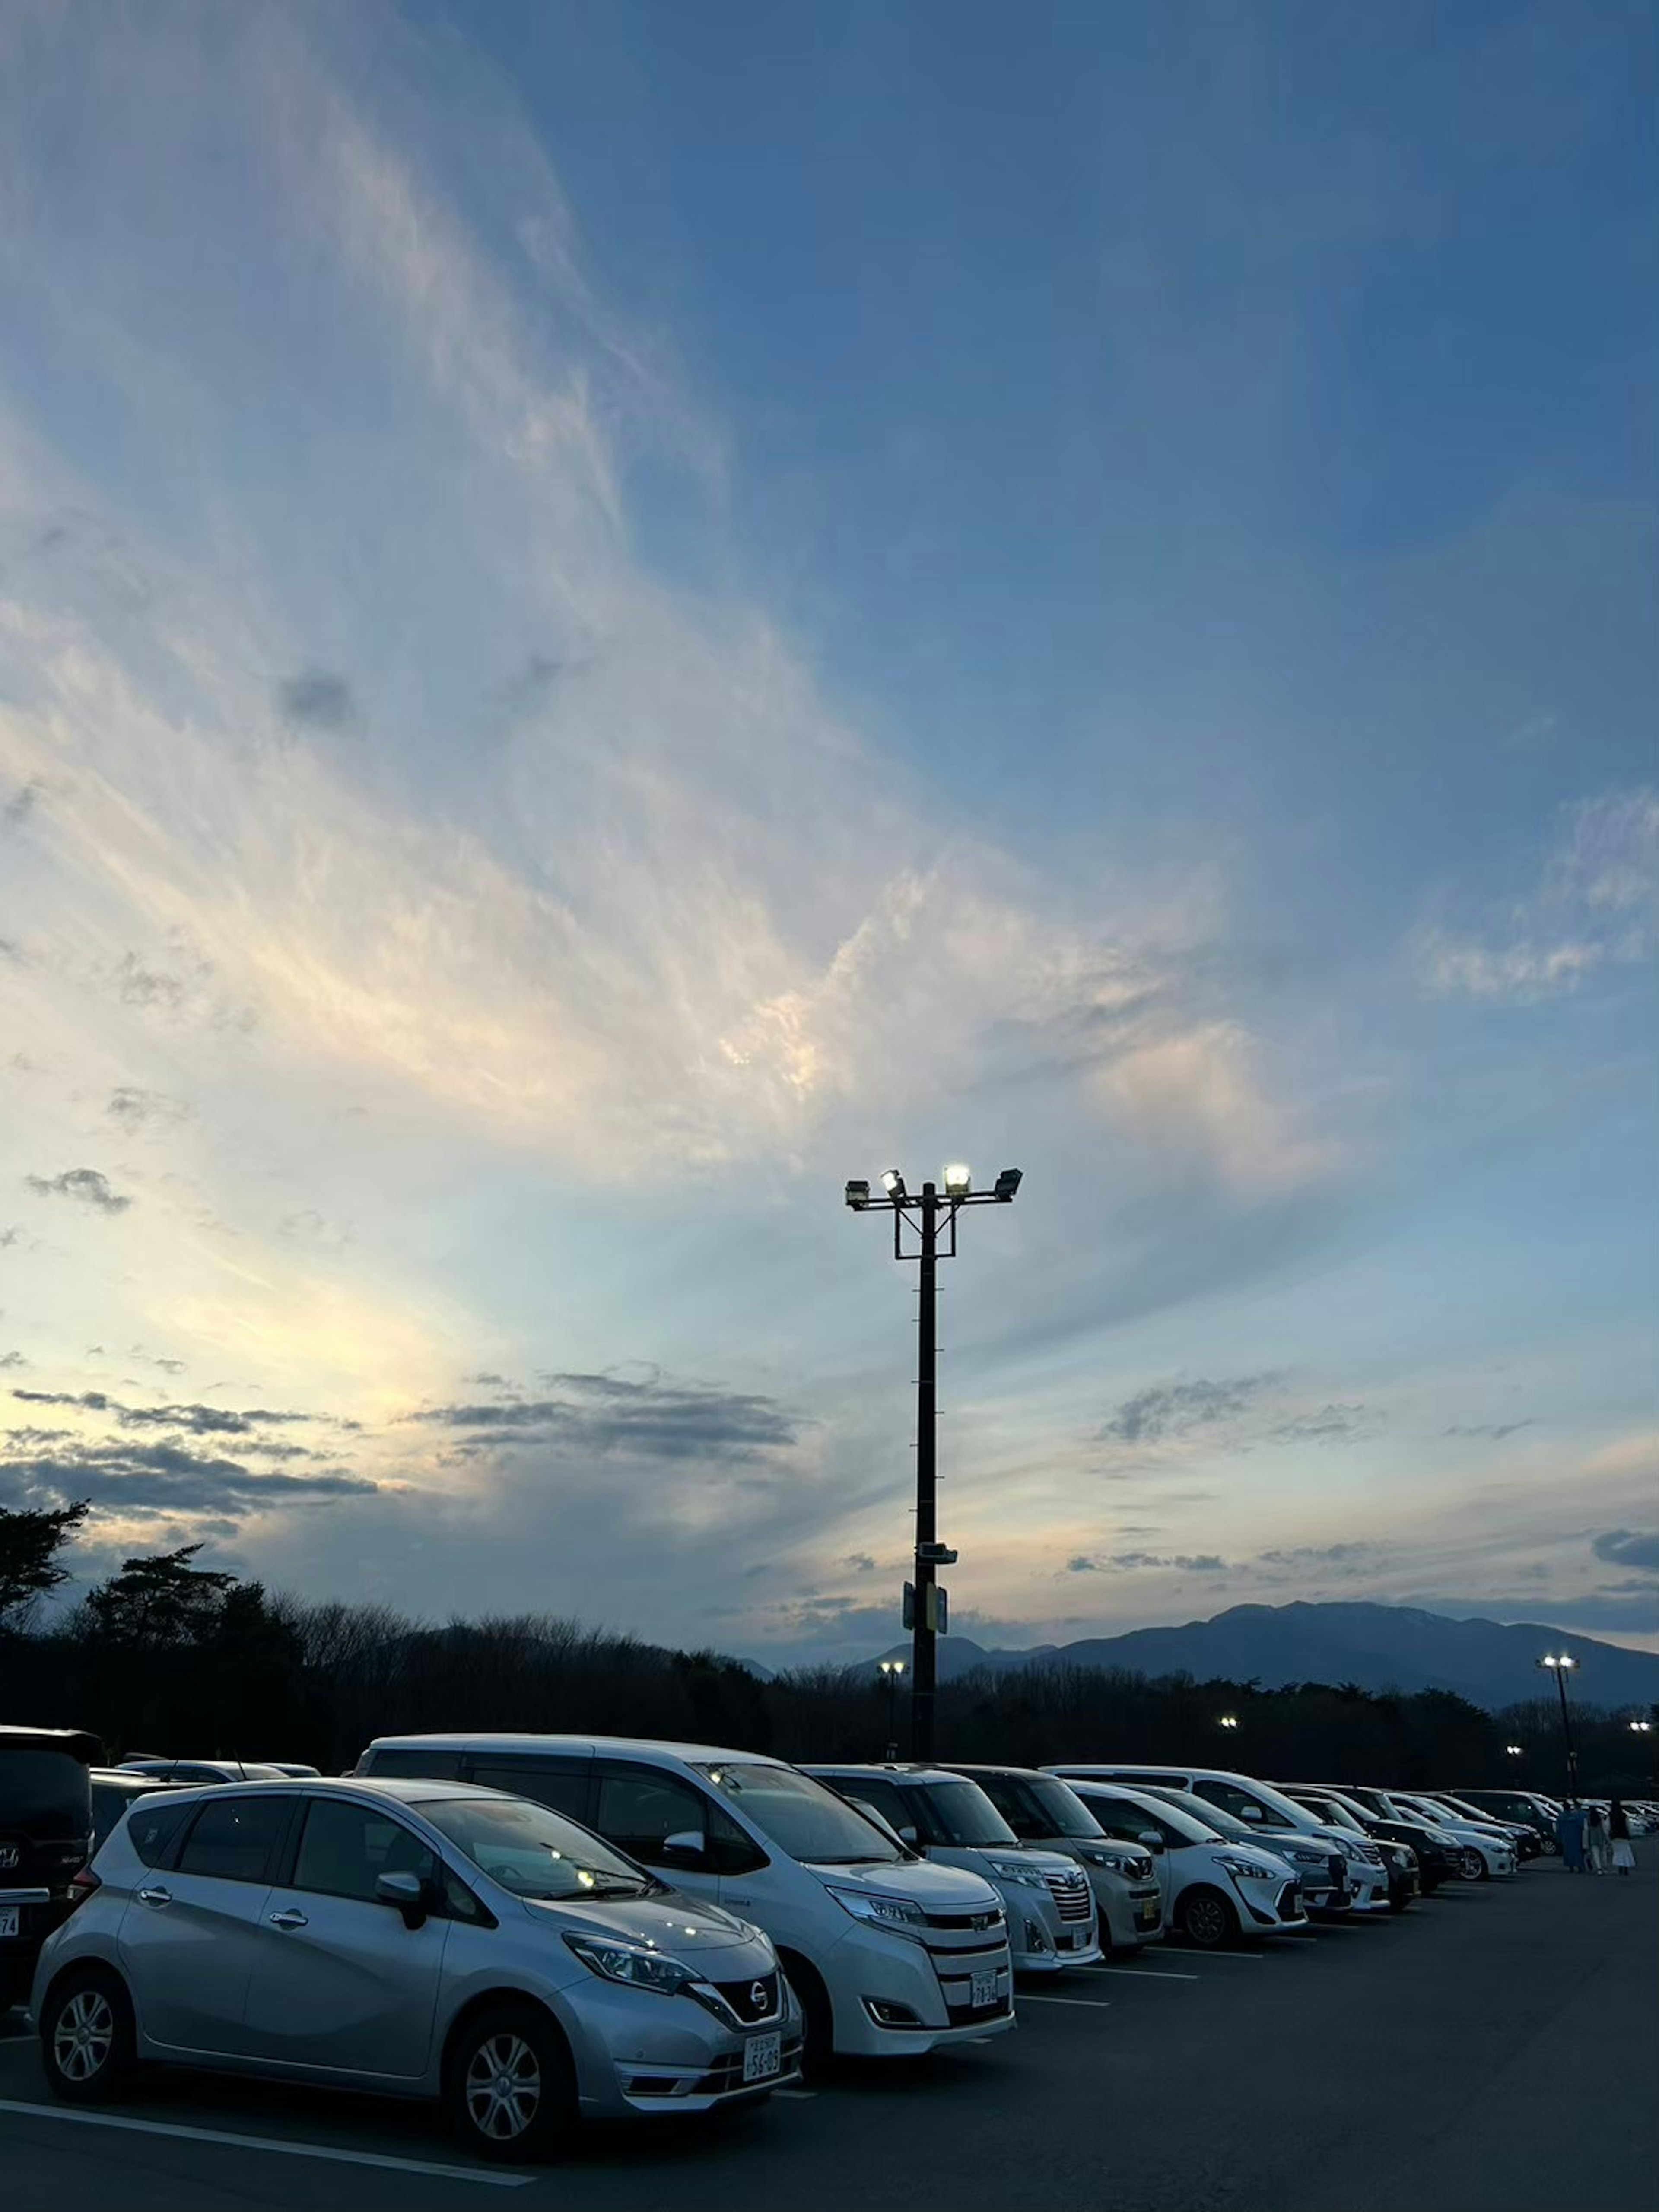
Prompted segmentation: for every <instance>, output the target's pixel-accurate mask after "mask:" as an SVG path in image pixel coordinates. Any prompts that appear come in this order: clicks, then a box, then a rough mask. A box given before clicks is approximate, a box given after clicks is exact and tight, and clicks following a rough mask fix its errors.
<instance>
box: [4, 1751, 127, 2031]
mask: <svg viewBox="0 0 1659 2212" xmlns="http://www.w3.org/2000/svg"><path fill="white" fill-rule="evenodd" d="M103 1756H104V1747H103V1745H102V1744H101V1743H100V1741H99V1740H98V1738H97V1737H96V1736H95V1735H88V1734H87V1732H86V1731H85V1730H84V1729H37V1728H9V1727H6V1726H5V1725H4V1724H3V1723H0V2012H3V2011H4V2010H5V2008H6V2007H7V2006H8V2005H15V2004H21V2003H23V2002H25V2000H26V1999H27V1996H28V1993H29V1984H30V1983H31V1982H32V1981H33V1978H34V1962H35V1960H37V1959H38V1958H39V1957H40V1946H41V1945H42V1944H43V1943H44V1942H46V1938H47V1936H50V1935H51V1933H52V1929H54V1928H57V1927H58V1926H60V1925H61V1923H63V1922H64V1921H65V1920H66V1919H67V1918H68V1917H69V1915H70V1907H71V1904H72V1899H71V1898H70V1882H71V1881H73V1880H74V1878H75V1876H76V1875H77V1874H79V1873H80V1871H81V1869H82V1867H83V1866H85V1864H86V1863H87V1861H88V1858H89V1857H91V1855H92V1777H91V1774H90V1771H88V1770H89V1769H90V1768H91V1767H92V1766H93V1765H94V1764H101V1762H102V1760H103Z"/></svg>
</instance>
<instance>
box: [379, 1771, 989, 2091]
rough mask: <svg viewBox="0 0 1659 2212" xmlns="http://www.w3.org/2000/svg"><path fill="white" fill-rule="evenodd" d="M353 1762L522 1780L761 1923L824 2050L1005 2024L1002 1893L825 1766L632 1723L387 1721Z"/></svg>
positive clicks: (497, 1782) (815, 2045) (938, 2039)
mask: <svg viewBox="0 0 1659 2212" xmlns="http://www.w3.org/2000/svg"><path fill="white" fill-rule="evenodd" d="M357 1771H358V1772H359V1773H360V1774H375V1775H380V1774H412V1775H435V1776H441V1777H444V1778H449V1779H452V1780H456V1781H467V1782H477V1783H482V1784H485V1785H487V1786H488V1787H490V1788H494V1789H497V1790H512V1791H513V1793H514V1794H515V1795H516V1796H521V1797H530V1798H533V1799H535V1800H537V1801H538V1802H540V1803H542V1804H544V1805H550V1806H552V1807H553V1808H555V1809H556V1810H557V1811H559V1812H562V1813H564V1814H566V1815H567V1816H568V1818H570V1819H572V1820H580V1822H581V1824H582V1825H583V1826H584V1827H588V1828H592V1830H594V1831H595V1832H596V1833H598V1834H599V1835H601V1836H603V1837H605V1838H606V1839H607V1840H608V1841H609V1842H611V1843H613V1844H616V1845H617V1848H618V1849H619V1850H624V1851H626V1852H627V1853H628V1855H629V1857H630V1858H635V1859H637V1860H639V1861H640V1862H641V1864H642V1865H645V1866H648V1867H652V1868H654V1869H656V1870H657V1871H659V1873H660V1874H661V1875H663V1877H664V1879H665V1880H666V1881H671V1882H672V1883H673V1885H674V1887H676V1888H677V1889H683V1890H685V1891H688V1892H689V1893H690V1894H691V1895H693V1896H696V1897H702V1898H707V1899H710V1900H711V1901H712V1902H714V1903H715V1904H719V1905H724V1906H725V1907H726V1909H727V1910H728V1911H732V1912H735V1913H739V1914H741V1915H742V1916H743V1917H744V1919H746V1920H752V1921H753V1922H755V1923H756V1924H757V1926H759V1927H761V1928H763V1929H765V1931H766V1933H767V1934H768V1935H769V1936H770V1937H771V1939H772V1941H773V1942H774V1943H775V1945H776V1947H777V1951H778V1956H779V1958H780V1959H781V1961H782V1963H783V1969H784V1972H785V1973H786V1974H787V1976H788V1978H789V1980H790V1982H791V1984H793V1987H794V1990H795V1992H796V1994H797V1996H799V1999H800V2003H801V2009H802V2011H803V2012H804V2013H805V2016H806V2046H807V2061H808V2063H809V2065H811V2064H816V2063H819V2062H820V2061H821V2060H822V2059H823V2057H825V2056H826V2055H827V2054H828V2052H829V2051H831V2050H834V2051H843V2052H848V2053H853V2054H856V2055H859V2056H861V2057H904V2056H917V2055H919V2054H921V2052H924V2051H933V2050H936V2049H938V2048H939V2047H940V2046H941V2045H948V2044H952V2043H960V2042H965V2041H967V2040H969V2039H972V2038H975V2037H981V2036H986V2035H995V2034H1000V2033H1002V2032H1003V2031H1004V2030H1005V2029H1007V2028H1011V2027H1012V2026H1013V2024H1014V2008H1013V1969H1012V1961H1011V1960H1010V1958H1009V1955H1008V1929H1007V1924H1006V1921H1005V1919H1004V1917H1003V1911H1002V1900H1001V1899H1000V1897H999V1896H998V1895H997V1893H996V1892H995V1890H994V1889H993V1888H991V1887H990V1886H989V1885H988V1884H987V1883H986V1882H984V1881H981V1880H980V1878H979V1877H978V1875H971V1874H964V1873H963V1872H962V1871H961V1870H960V1869H958V1868H956V1867H949V1866H933V1865H930V1864H929V1863H928V1862H927V1860H926V1859H924V1858H921V1857H918V1856H917V1855H916V1854H915V1852H914V1851H912V1850H908V1848H907V1847H906V1846H905V1845H904V1844H902V1843H900V1842H898V1841H897V1839H896V1838H894V1837H893V1836H891V1835H890V1834H888V1833H887V1832H886V1831H885V1830H884V1828H882V1827H880V1826H878V1825H877V1824H876V1823H875V1822H874V1821H872V1820H867V1819H866V1817H865V1815H864V1814H862V1813H860V1812H858V1811H857V1810H855V1808H854V1807H853V1806H851V1805H849V1804H848V1803H847V1802H846V1801H845V1799H843V1798H841V1797H838V1796H836V1793H835V1791H834V1790H829V1789H826V1788H825V1787H824V1785H823V1783H822V1782H816V1781H814V1780H813V1779H812V1778H811V1776H810V1775H805V1774H803V1773H801V1772H800V1771H799V1770H798V1769H797V1768H795V1767H793V1766H790V1765H787V1764H786V1763H785V1762H784V1761H783V1760H782V1759H765V1758H763V1757H761V1756H759V1755H758V1754H757V1753H754V1752H748V1751H722V1750H720V1749H717V1748H715V1747H713V1746H710V1745H703V1744H687V1743H656V1742H644V1741H635V1739H634V1738H632V1737H629V1736H574V1735H418V1736H382V1737H379V1738H377V1739H376V1741H374V1743H372V1744H370V1746H369V1747H368V1750H367V1751H366V1752H365V1753H363V1755H362V1758H361V1759H359V1760H358V1762H357Z"/></svg>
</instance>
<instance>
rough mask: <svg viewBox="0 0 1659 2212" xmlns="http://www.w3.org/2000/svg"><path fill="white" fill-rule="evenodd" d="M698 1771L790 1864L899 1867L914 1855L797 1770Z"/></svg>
mask: <svg viewBox="0 0 1659 2212" xmlns="http://www.w3.org/2000/svg"><path fill="white" fill-rule="evenodd" d="M697 1771H698V1772H699V1773H701V1774H706V1775H707V1776H708V1779H709V1780H710V1782H712V1783H713V1784H714V1787H715V1789H716V1790H719V1791H720V1794H721V1796H723V1797H726V1798H727V1799H729V1800H730V1802H732V1804H733V1805H737V1806H740V1807H741V1808H742V1809H743V1811H744V1814H745V1815H746V1816H747V1817H748V1819H750V1820H752V1821H753V1822H754V1824H755V1826H757V1828H758V1829H760V1830H761V1831H762V1832H763V1834H765V1835H768V1836H770V1838H772V1840H773V1842H774V1843H775V1844H777V1846H778V1848H779V1849H780V1850H784V1851H787V1853H788V1855H789V1857H791V1858H792V1859H805V1860H810V1861H811V1863H814V1864H815V1865H817V1866H860V1865H864V1864H866V1863H880V1864H883V1865H886V1866H896V1865H898V1864H900V1863H902V1862H903V1861H904V1860H906V1859H908V1857H911V1854H910V1853H909V1852H908V1851H906V1850H904V1849H903V1848H902V1845H899V1844H895V1842H894V1841H893V1839H892V1838H891V1837H890V1835H888V1834H886V1833H885V1832H884V1830H882V1829H880V1828H878V1827H875V1826H872V1823H871V1822H870V1821H868V1820H866V1819H865V1817H864V1815H863V1814H862V1813H860V1812H855V1811H854V1808H853V1807H852V1806H850V1805H849V1804H848V1802H847V1801H846V1799H845V1798H843V1797H837V1796H836V1793H835V1791H834V1790H826V1789H825V1787H824V1785H823V1783H822V1782H815V1781H814V1780H813V1779H812V1778H811V1775H810V1774H798V1773H797V1772H796V1771H795V1769H794V1768H793V1766H760V1765H755V1766H751V1765H749V1764H748V1762H747V1761H746V1760H744V1761H740V1762H738V1763H737V1764H735V1765H730V1766H727V1765H720V1766H703V1767H700V1768H699V1769H698V1770H697Z"/></svg>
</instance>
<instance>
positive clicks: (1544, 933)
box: [1421, 786, 1659, 1003]
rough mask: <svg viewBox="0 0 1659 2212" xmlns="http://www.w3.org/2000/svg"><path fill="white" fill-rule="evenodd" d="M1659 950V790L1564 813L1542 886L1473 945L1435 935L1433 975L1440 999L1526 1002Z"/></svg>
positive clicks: (1427, 964)
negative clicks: (1452, 996) (1451, 996)
mask: <svg viewBox="0 0 1659 2212" xmlns="http://www.w3.org/2000/svg"><path fill="white" fill-rule="evenodd" d="M1656 949H1659V791H1656V790H1655V789H1654V788H1653V787H1650V786H1640V787H1637V788H1635V789H1633V790H1628V791H1619V792H1611V793H1606V794H1604V795H1603V796H1601V797H1600V798H1596V799H1585V800H1583V801H1582V802H1580V803H1579V804H1578V805H1575V806H1572V807H1571V808H1569V809H1567V810H1566V811H1565V818H1564V821H1563V824H1562V828H1561V830H1560V834H1559V836H1558V838H1557V841H1556V842H1555V844H1554V846H1553V848H1552V849H1551V850H1550V852H1549V853H1548V854H1547V855H1546V857H1545V860H1544V864H1543V867H1542V869H1541V874H1540V878H1539V883H1538V887H1537V889H1536V890H1535V891H1534V892H1533V893H1532V894H1531V895H1530V896H1528V897H1527V898H1525V899H1522V900H1518V901H1516V902H1513V903H1512V904H1511V905H1510V906H1508V907H1506V908H1504V909H1502V910H1501V911H1500V912H1498V914H1496V915H1493V916H1492V918H1491V920H1490V921H1488V923H1487V924H1486V927H1485V928H1484V929H1482V930H1481V931H1480V932H1479V933H1475V934H1473V935H1468V936H1458V935H1452V934H1449V933H1445V932H1443V931H1440V930H1434V931H1431V932H1429V933H1427V934H1426V935H1425V938H1424V939H1423V941H1422V945H1421V957H1422V963H1423V969H1424V973H1425V977H1426V979H1427V981H1428V982H1429V984H1430V987H1431V988H1432V989H1434V990H1436V991H1440V992H1445V993H1460V994H1464V995H1466V996H1468V997H1471V998H1477V999H1490V1000H1515V1001H1518V1002H1522V1003H1525V1002H1526V1001H1528V1000H1538V999H1546V998H1550V997H1553V996H1555V995H1556V994H1559V993H1561V992H1563V991H1568V990H1571V989H1572V988H1573V987H1575V986H1576V985H1577V984H1578V983H1579V982H1581V981H1583V979H1584V978H1585V977H1586V976H1588V975H1590V974H1592V973H1593V972H1594V971H1595V970H1596V969H1603V968H1608V967H1629V966H1634V965H1638V964H1639V963H1643V962H1644V961H1647V960H1650V959H1651V957H1653V954H1654V952H1655V951H1656Z"/></svg>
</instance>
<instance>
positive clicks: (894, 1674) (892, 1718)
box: [878, 1659, 904, 1759]
mask: <svg viewBox="0 0 1659 2212" xmlns="http://www.w3.org/2000/svg"><path fill="white" fill-rule="evenodd" d="M878 1665H879V1667H880V1669H881V1679H882V1680H883V1682H884V1684H885V1686H886V1690H887V1749H886V1752H885V1753H884V1756H885V1757H886V1758H888V1759H896V1758H897V1757H898V1686H899V1681H900V1679H901V1677H902V1674H903V1673H904V1662H903V1660H902V1659H883V1660H880V1661H878Z"/></svg>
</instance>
